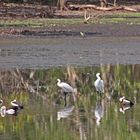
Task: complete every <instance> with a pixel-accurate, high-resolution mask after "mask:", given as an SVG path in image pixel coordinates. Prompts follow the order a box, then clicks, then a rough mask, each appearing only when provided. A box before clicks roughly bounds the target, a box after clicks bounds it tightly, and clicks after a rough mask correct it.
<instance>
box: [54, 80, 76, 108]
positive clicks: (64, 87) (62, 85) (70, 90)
mask: <svg viewBox="0 0 140 140" xmlns="http://www.w3.org/2000/svg"><path fill="white" fill-rule="evenodd" d="M57 86H58V87H60V88H61V89H62V92H63V93H64V94H65V106H66V104H67V103H66V94H67V93H74V89H73V87H71V86H70V85H69V84H67V83H65V82H61V80H60V79H57Z"/></svg>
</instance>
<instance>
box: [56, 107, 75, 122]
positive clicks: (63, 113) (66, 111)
mask: <svg viewBox="0 0 140 140" xmlns="http://www.w3.org/2000/svg"><path fill="white" fill-rule="evenodd" d="M73 110H74V106H71V107H65V108H63V109H61V110H60V111H58V112H57V120H60V119H61V118H68V117H69V116H70V115H72V111H73Z"/></svg>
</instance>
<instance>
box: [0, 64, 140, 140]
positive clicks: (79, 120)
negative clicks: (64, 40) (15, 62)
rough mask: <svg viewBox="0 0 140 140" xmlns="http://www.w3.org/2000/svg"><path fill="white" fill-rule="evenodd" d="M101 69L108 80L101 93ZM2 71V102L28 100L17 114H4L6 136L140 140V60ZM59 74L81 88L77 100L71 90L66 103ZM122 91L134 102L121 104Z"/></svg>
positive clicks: (1, 129)
mask: <svg viewBox="0 0 140 140" xmlns="http://www.w3.org/2000/svg"><path fill="white" fill-rule="evenodd" d="M97 72H100V73H101V76H102V79H103V80H104V83H105V94H104V96H102V97H99V96H98V95H97V93H96V91H95V88H94V81H95V79H96V77H95V74H96V73H97ZM0 74H1V76H0V77H1V88H0V89H1V98H2V99H3V100H4V103H3V105H6V106H8V107H9V106H10V101H11V100H13V99H17V101H18V102H20V103H21V104H23V105H24V109H23V110H19V112H18V114H17V116H12V115H7V114H6V115H5V117H0V139H2V140H15V139H17V140H28V139H29V140H32V139H34V140H58V139H59V140H71V139H73V140H79V139H80V140H92V139H96V140H107V139H110V140H112V139H113V140H125V139H128V140H133V139H134V140H139V137H140V113H139V112H140V96H139V88H140V65H119V64H118V65H115V66H112V65H109V64H108V65H105V66H97V67H96V66H92V67H90V66H89V67H72V66H68V67H61V68H58V67H54V68H50V69H37V70H35V69H19V70H18V69H12V70H1V71H0ZM57 78H61V80H62V81H65V82H68V83H69V84H70V85H72V86H73V87H74V88H75V89H77V101H76V102H74V101H73V98H72V97H71V95H70V94H69V95H68V96H67V106H66V107H65V106H64V96H63V94H62V93H61V91H60V89H59V88H58V87H57V85H56V79H57ZM26 83H28V86H26ZM123 95H124V96H126V97H127V98H128V99H130V100H131V101H132V102H134V106H133V107H131V108H128V109H127V110H125V109H126V108H124V107H122V106H121V105H120V103H119V97H121V96H123ZM120 109H121V110H120Z"/></svg>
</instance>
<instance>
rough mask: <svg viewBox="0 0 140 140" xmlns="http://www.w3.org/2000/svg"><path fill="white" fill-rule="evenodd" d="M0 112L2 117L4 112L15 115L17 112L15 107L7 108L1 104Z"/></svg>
mask: <svg viewBox="0 0 140 140" xmlns="http://www.w3.org/2000/svg"><path fill="white" fill-rule="evenodd" d="M0 114H1V116H2V117H5V115H6V114H8V115H16V114H17V109H13V108H9V109H7V108H6V106H2V107H1V108H0Z"/></svg>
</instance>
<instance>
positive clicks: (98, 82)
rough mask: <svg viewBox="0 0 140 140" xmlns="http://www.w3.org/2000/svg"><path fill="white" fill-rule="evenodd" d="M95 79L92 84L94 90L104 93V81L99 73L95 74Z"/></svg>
mask: <svg viewBox="0 0 140 140" xmlns="http://www.w3.org/2000/svg"><path fill="white" fill-rule="evenodd" d="M96 77H97V79H96V81H95V82H94V86H95V88H96V91H97V92H99V93H104V81H103V80H102V79H101V77H100V73H97V74H96Z"/></svg>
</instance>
